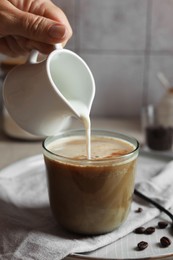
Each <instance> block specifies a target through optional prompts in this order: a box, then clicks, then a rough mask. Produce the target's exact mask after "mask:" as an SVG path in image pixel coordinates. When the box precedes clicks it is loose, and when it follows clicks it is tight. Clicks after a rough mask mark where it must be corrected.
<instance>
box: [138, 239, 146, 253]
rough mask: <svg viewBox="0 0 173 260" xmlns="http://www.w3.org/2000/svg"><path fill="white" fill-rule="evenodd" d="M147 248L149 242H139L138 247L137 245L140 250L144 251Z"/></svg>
mask: <svg viewBox="0 0 173 260" xmlns="http://www.w3.org/2000/svg"><path fill="white" fill-rule="evenodd" d="M147 246H148V243H147V242H145V241H141V242H139V243H138V245H137V247H138V250H140V251H141V250H144V249H145V248H147Z"/></svg>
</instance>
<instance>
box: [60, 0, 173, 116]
mask: <svg viewBox="0 0 173 260" xmlns="http://www.w3.org/2000/svg"><path fill="white" fill-rule="evenodd" d="M55 1H56V2H57V3H61V2H63V3H66V6H65V10H68V6H69V1H68V3H67V1H65V0H61V1H58V0H55ZM73 5H74V6H73V7H74V9H73V10H74V16H75V17H72V16H71V17H69V19H72V24H73V25H74V27H73V30H74V35H73V40H72V42H73V44H74V45H73V46H72V45H71V47H72V50H75V51H77V52H78V53H79V54H80V55H81V56H82V57H83V58H84V59H85V60H86V62H87V63H88V65H89V66H90V67H91V69H92V71H93V74H94V77H95V80H96V97H95V100H94V104H93V108H92V113H93V114H94V115H99V116H103V115H104V116H121V117H122V116H124V117H126V116H137V115H138V116H140V111H141V106H142V105H144V104H147V103H154V104H155V103H157V102H158V101H159V99H160V97H161V95H162V94H163V92H164V90H163V88H162V87H161V85H160V83H159V81H158V79H157V77H156V74H157V72H158V71H162V72H164V73H165V75H166V76H167V77H168V79H169V80H170V81H171V82H172V85H173V73H172V72H173V0H164V1H163V0H121V1H120V0H107V1H105V0H74V2H73ZM70 8H71V7H70ZM70 44H71V43H69V46H70ZM69 46H68V45H67V47H69Z"/></svg>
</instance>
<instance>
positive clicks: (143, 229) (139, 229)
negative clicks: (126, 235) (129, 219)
mask: <svg viewBox="0 0 173 260" xmlns="http://www.w3.org/2000/svg"><path fill="white" fill-rule="evenodd" d="M144 231H145V228H144V227H138V228H136V229H135V230H134V233H136V234H143V233H144Z"/></svg>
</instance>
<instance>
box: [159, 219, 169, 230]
mask: <svg viewBox="0 0 173 260" xmlns="http://www.w3.org/2000/svg"><path fill="white" fill-rule="evenodd" d="M167 225H168V223H167V222H165V221H159V222H158V227H159V228H161V229H164V228H166V227H167Z"/></svg>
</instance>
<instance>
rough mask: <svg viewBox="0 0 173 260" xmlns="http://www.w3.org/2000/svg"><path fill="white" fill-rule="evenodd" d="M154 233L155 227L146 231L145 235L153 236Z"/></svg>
mask: <svg viewBox="0 0 173 260" xmlns="http://www.w3.org/2000/svg"><path fill="white" fill-rule="evenodd" d="M154 232H155V228H154V227H148V228H146V229H145V231H144V234H146V235H151V234H152V233H154Z"/></svg>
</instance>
